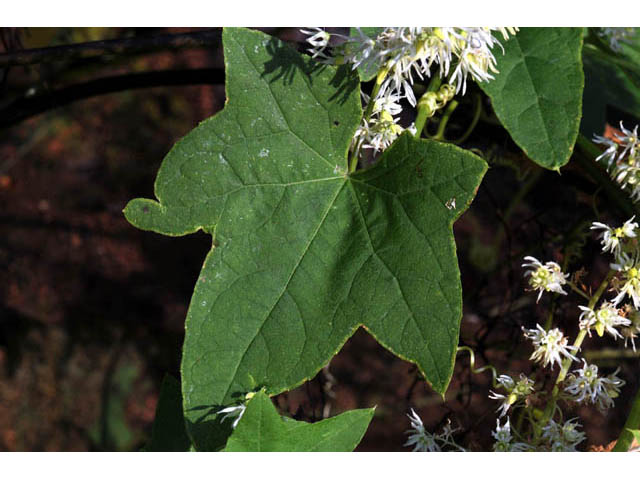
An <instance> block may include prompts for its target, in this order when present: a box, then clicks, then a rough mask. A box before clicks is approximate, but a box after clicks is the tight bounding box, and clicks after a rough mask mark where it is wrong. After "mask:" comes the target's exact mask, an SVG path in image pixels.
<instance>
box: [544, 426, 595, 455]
mask: <svg viewBox="0 0 640 480" xmlns="http://www.w3.org/2000/svg"><path fill="white" fill-rule="evenodd" d="M579 427H581V425H580V424H579V423H578V419H577V418H572V419H571V420H567V421H566V422H564V424H562V425H560V424H559V423H556V422H555V421H554V420H553V419H551V420H549V423H548V424H547V425H545V426H544V427H542V438H543V439H544V440H545V441H547V442H548V444H549V449H550V450H551V451H552V452H575V451H576V447H577V446H578V444H580V443H582V442H583V441H584V440H585V439H586V438H587V437H586V435H585V434H584V433H583V432H580V431H578V428H579Z"/></svg>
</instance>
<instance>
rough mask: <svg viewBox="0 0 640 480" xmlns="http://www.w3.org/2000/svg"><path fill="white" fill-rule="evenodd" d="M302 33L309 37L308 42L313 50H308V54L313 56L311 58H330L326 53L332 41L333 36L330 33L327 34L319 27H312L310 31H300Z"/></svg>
mask: <svg viewBox="0 0 640 480" xmlns="http://www.w3.org/2000/svg"><path fill="white" fill-rule="evenodd" d="M300 32H301V33H304V34H305V35H308V36H309V38H307V42H309V43H310V44H311V46H312V48H309V49H308V52H309V53H311V54H312V55H311V58H316V57H320V58H321V59H328V58H329V57H328V56H327V55H326V54H325V53H324V50H325V49H326V48H327V46H328V45H329V40H331V34H330V33H329V32H325V31H324V30H323V29H321V28H317V27H312V28H311V29H310V30H304V29H300Z"/></svg>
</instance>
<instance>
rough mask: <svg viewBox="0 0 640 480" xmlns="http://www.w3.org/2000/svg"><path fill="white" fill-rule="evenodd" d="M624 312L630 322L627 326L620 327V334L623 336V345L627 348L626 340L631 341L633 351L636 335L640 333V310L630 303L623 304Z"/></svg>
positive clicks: (634, 349)
mask: <svg viewBox="0 0 640 480" xmlns="http://www.w3.org/2000/svg"><path fill="white" fill-rule="evenodd" d="M625 312H626V314H627V315H628V318H629V320H630V322H631V324H630V325H629V326H627V327H623V328H621V329H620V332H621V333H622V336H623V337H624V346H625V348H627V342H631V346H632V347H633V351H634V352H635V351H636V337H637V336H638V335H639V334H640V312H638V311H637V310H636V309H635V308H633V307H631V305H625Z"/></svg>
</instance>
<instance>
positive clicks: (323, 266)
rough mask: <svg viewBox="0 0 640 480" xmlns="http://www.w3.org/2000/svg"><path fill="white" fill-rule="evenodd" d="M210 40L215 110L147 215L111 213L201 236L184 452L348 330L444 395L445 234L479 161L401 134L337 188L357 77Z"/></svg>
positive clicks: (457, 304)
mask: <svg viewBox="0 0 640 480" xmlns="http://www.w3.org/2000/svg"><path fill="white" fill-rule="evenodd" d="M223 42H224V53H225V60H226V65H227V68H226V75H227V97H228V103H227V105H226V107H225V109H224V110H223V111H222V112H220V113H219V114H217V115H216V116H214V117H213V118H211V119H209V120H206V121H204V122H203V123H202V124H200V126H198V127H197V128H196V129H194V130H193V131H192V132H191V133H189V134H188V135H187V136H186V137H185V138H184V139H182V140H181V141H180V142H178V143H177V144H176V145H175V146H174V148H173V149H172V150H171V152H170V153H169V154H168V155H167V157H166V158H165V160H164V162H163V164H162V166H161V167H160V171H159V173H158V177H157V180H156V184H155V193H156V197H157V198H158V202H156V201H153V200H147V199H136V200H133V201H131V202H130V203H129V204H128V205H127V207H126V209H125V215H126V217H127V219H128V220H129V221H130V222H131V223H132V224H134V225H136V226H138V227H139V228H143V229H147V230H153V231H156V232H159V233H164V234H167V235H184V234H185V233H189V232H194V231H196V230H198V229H202V230H204V231H207V232H210V233H211V234H212V235H213V237H214V240H213V248H212V249H211V251H210V253H209V254H208V255H207V258H206V260H205V263H204V265H203V267H202V271H201V273H200V276H199V278H198V281H197V283H196V286H195V290H194V293H193V297H192V299H191V304H190V307H189V312H188V314H187V321H186V334H185V343H184V349H183V359H182V381H183V384H182V389H183V396H184V406H185V417H186V419H187V422H188V426H189V431H190V435H191V437H192V438H193V439H194V441H195V442H196V446H197V447H198V449H199V450H202V449H213V448H215V447H216V446H219V442H220V441H222V437H220V436H218V437H216V438H217V440H216V442H213V441H212V440H211V439H210V438H209V437H208V435H209V433H208V432H211V431H215V428H213V426H211V427H207V426H206V424H207V422H214V423H215V422H217V419H216V412H217V411H218V410H219V409H220V408H221V407H222V406H225V405H229V404H232V403H234V402H236V401H237V400H240V399H243V398H244V395H245V394H246V393H247V392H252V391H256V390H259V389H261V388H263V387H264V388H266V390H267V392H268V393H269V394H276V393H279V392H282V391H285V390H288V389H291V388H293V387H295V386H297V385H299V384H300V383H302V382H303V381H305V380H306V379H308V378H311V377H313V376H314V375H315V374H316V373H317V372H318V370H320V369H321V368H322V367H323V366H324V365H326V364H327V363H328V362H329V360H330V359H331V357H332V356H333V355H334V354H335V353H336V352H337V351H338V350H339V349H340V348H341V346H342V345H343V344H344V342H345V341H346V340H347V339H348V338H349V337H350V336H351V335H352V334H353V332H354V331H355V330H356V329H357V328H358V327H359V326H360V325H364V326H365V327H366V328H367V329H368V330H369V331H370V332H371V333H372V334H373V335H374V336H375V337H376V338H377V339H378V341H380V343H382V344H383V345H385V346H386V347H387V348H388V349H390V350H391V351H393V352H394V353H396V354H397V355H398V356H400V357H402V358H404V359H406V360H408V361H411V362H415V363H416V364H417V365H418V367H419V369H420V371H421V372H423V374H424V375H425V377H426V379H427V381H428V382H430V384H431V385H432V386H433V388H434V389H435V390H436V391H438V392H440V393H442V392H444V391H445V390H446V387H447V385H448V383H449V380H450V378H451V374H452V371H453V363H454V357H455V351H456V347H457V342H458V333H459V325H460V318H461V315H462V293H461V287H460V274H459V271H458V264H457V259H456V254H455V243H454V240H453V234H452V225H453V222H454V220H455V219H456V218H457V217H458V216H459V215H460V214H461V213H462V212H463V211H464V210H465V208H466V207H467V206H468V205H469V203H470V202H471V200H472V198H473V196H474V194H475V191H476V189H477V187H478V185H479V183H480V180H481V178H482V176H483V174H484V172H485V170H486V164H485V163H484V161H482V160H481V159H479V158H478V157H476V156H475V155H473V154H471V153H469V152H467V151H465V150H462V149H460V148H457V147H455V146H452V145H446V144H441V143H437V142H432V141H425V140H416V139H414V138H413V137H412V136H411V135H408V134H405V135H402V136H401V137H400V138H399V139H398V140H397V141H396V142H395V144H394V145H393V146H392V147H391V148H389V149H388V150H387V151H386V152H385V153H384V155H383V156H382V157H381V159H380V161H379V162H378V163H377V164H376V165H375V166H374V167H372V168H370V169H368V170H366V171H361V172H356V173H355V174H352V175H347V174H345V173H344V172H346V171H347V165H348V163H347V152H348V148H349V144H350V141H351V138H352V136H353V133H354V132H355V129H356V128H357V126H358V124H359V123H360V118H361V115H362V110H361V106H360V98H359V89H358V86H359V82H358V79H357V77H356V75H355V74H354V73H353V72H352V71H351V70H350V69H349V68H347V67H342V68H340V69H337V70H336V69H335V68H333V67H329V66H322V67H318V65H317V64H316V63H314V62H313V61H311V60H310V59H309V58H308V57H306V56H304V55H300V54H298V53H297V52H295V51H294V50H293V49H290V48H289V47H287V46H285V45H284V44H282V43H281V42H279V41H278V40H276V39H273V38H270V37H267V36H266V35H264V34H262V33H259V32H254V31H250V30H244V29H227V30H225V31H224V33H223ZM454 203H455V205H454ZM227 423H229V422H227ZM214 443H215V444H214Z"/></svg>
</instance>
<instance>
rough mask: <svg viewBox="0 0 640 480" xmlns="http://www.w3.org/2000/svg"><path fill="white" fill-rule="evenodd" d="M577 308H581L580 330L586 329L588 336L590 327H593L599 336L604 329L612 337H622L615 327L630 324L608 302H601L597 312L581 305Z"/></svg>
mask: <svg viewBox="0 0 640 480" xmlns="http://www.w3.org/2000/svg"><path fill="white" fill-rule="evenodd" d="M578 308H580V310H582V313H581V314H580V330H586V331H587V332H588V333H589V336H591V328H594V329H595V331H596V332H597V333H598V336H600V337H601V336H602V335H604V332H605V330H606V331H607V332H608V333H609V334H610V335H611V336H613V338H616V337H620V338H622V335H620V333H618V331H617V330H616V327H618V326H620V325H622V326H625V327H626V326H629V325H631V320H629V319H627V318H625V317H623V316H621V315H619V313H618V309H617V308H616V307H614V306H613V305H612V304H610V303H608V302H606V303H603V304H602V306H601V307H600V308H599V309H598V311H597V312H596V311H594V310H592V309H591V308H589V307H583V306H582V305H580V306H579V307H578Z"/></svg>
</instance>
